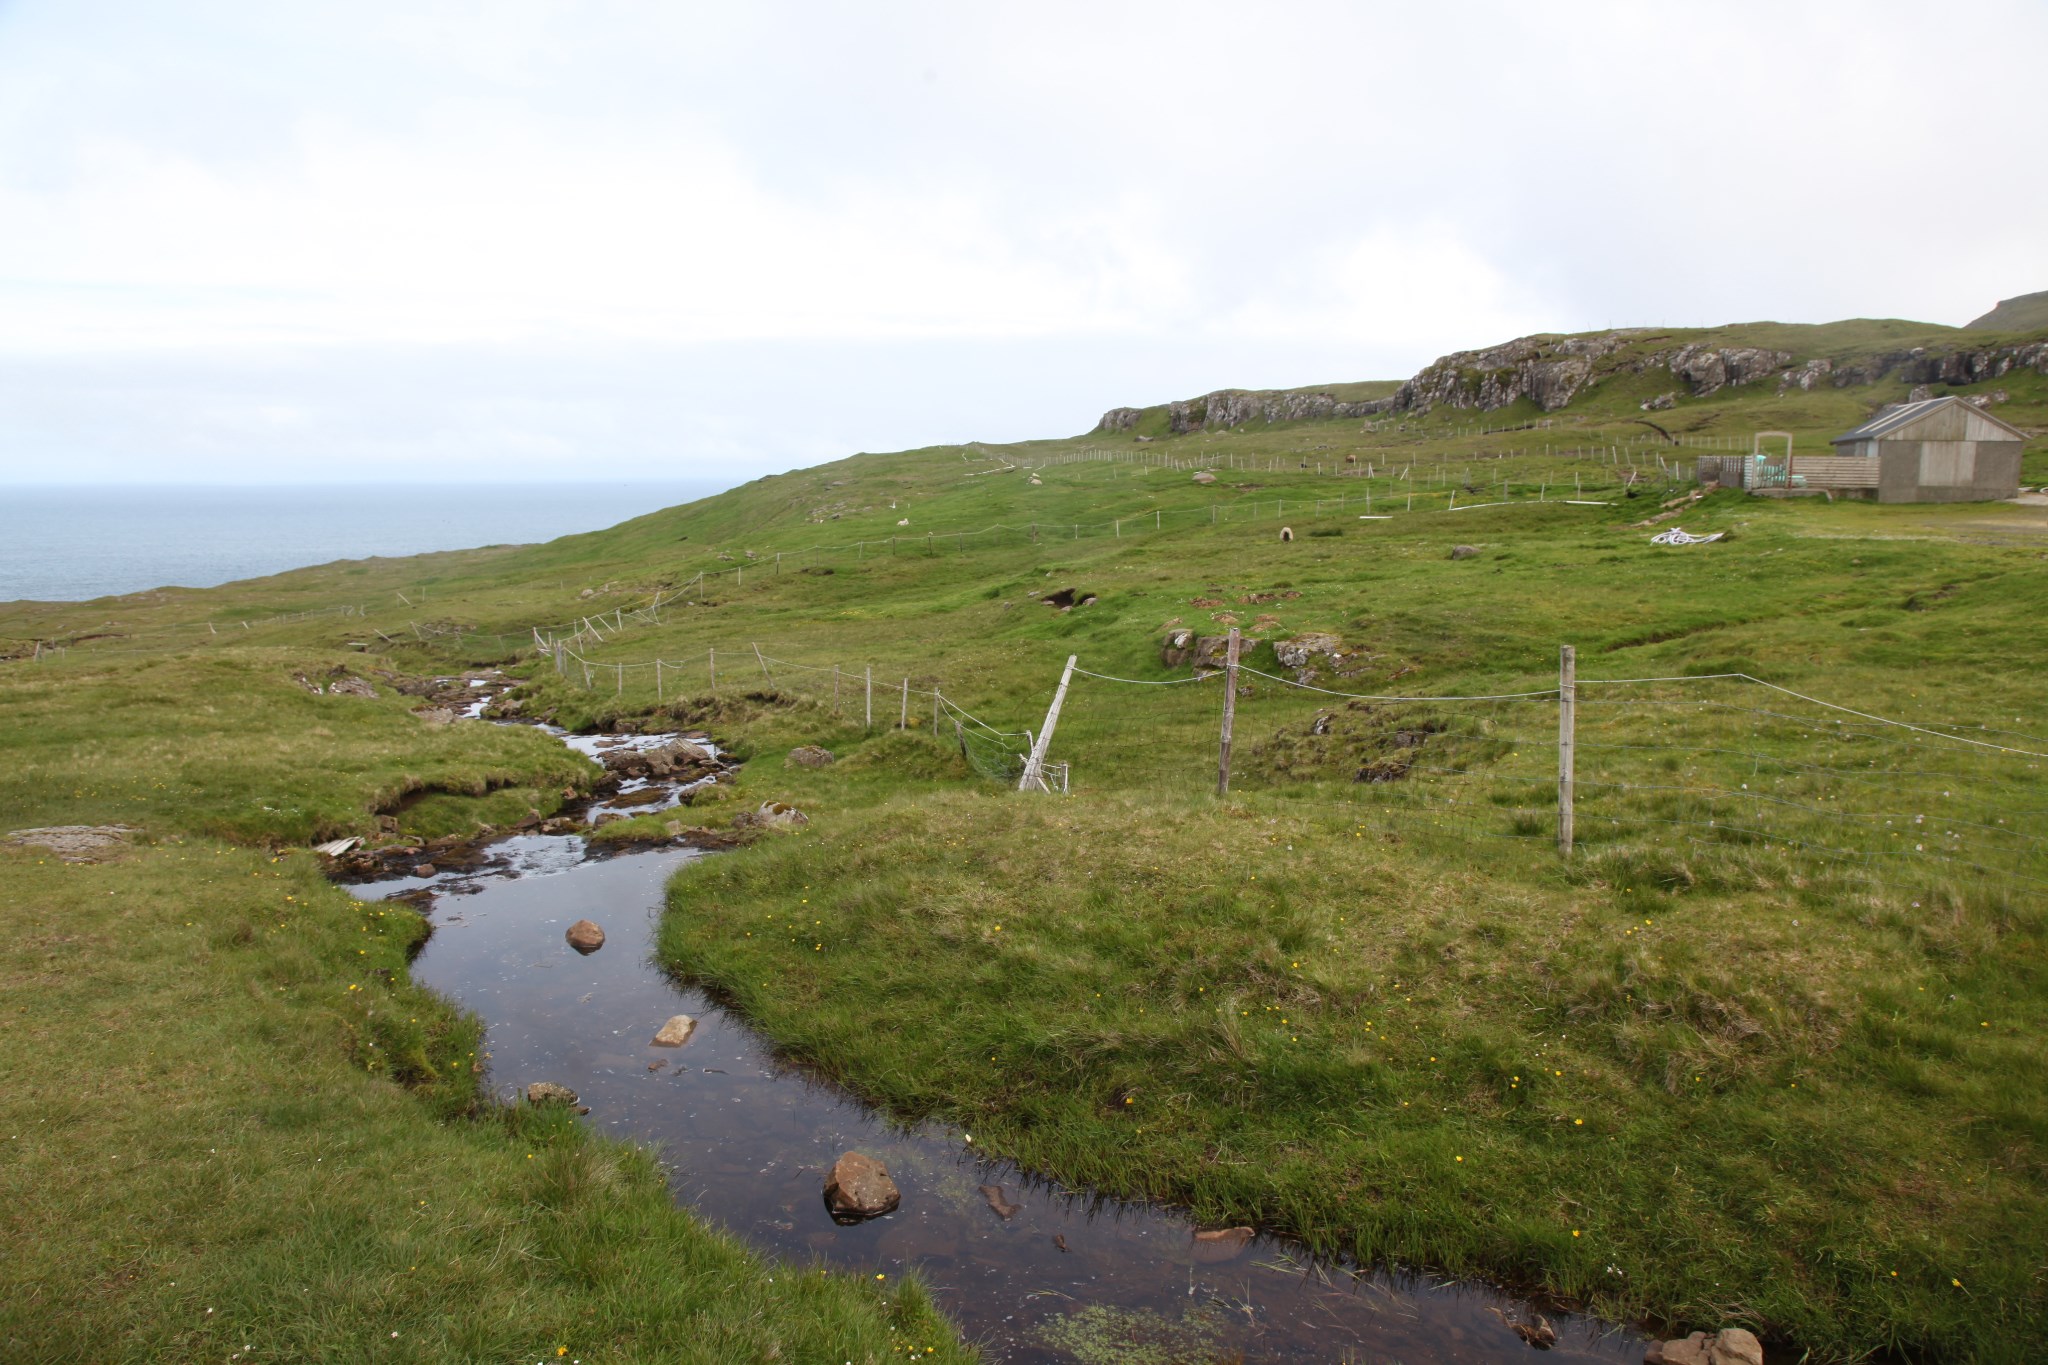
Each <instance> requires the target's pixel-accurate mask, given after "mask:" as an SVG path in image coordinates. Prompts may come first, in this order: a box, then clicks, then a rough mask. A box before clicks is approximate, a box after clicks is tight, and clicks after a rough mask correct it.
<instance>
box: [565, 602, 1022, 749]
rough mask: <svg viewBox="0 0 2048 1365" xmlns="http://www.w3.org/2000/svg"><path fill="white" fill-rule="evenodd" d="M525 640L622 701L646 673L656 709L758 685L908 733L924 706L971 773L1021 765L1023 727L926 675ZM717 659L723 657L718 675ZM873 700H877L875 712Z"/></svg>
mask: <svg viewBox="0 0 2048 1365" xmlns="http://www.w3.org/2000/svg"><path fill="white" fill-rule="evenodd" d="M533 640H534V648H535V650H536V651H537V652H538V653H539V654H540V655H541V656H542V657H544V658H546V659H548V660H550V661H551V662H552V664H553V665H554V670H555V672H556V673H557V674H558V675H559V676H561V677H563V678H565V679H568V680H569V681H571V682H576V681H578V680H579V679H580V682H581V685H582V686H583V687H584V688H585V689H587V690H592V691H598V690H602V683H603V682H605V681H609V682H610V683H611V684H612V687H611V691H612V692H613V694H614V695H615V696H624V695H625V691H626V683H627V680H628V677H629V675H630V676H634V677H643V676H646V675H650V674H651V677H649V678H648V679H647V680H648V681H651V682H652V683H653V687H654V700H655V703H656V704H657V705H659V704H661V703H663V702H666V701H668V700H669V699H670V698H671V697H676V696H679V695H681V694H682V689H683V688H684V687H687V686H689V685H690V684H691V683H692V682H694V681H696V680H699V679H701V681H702V684H703V687H704V690H705V692H707V693H709V694H711V695H713V696H716V695H717V694H718V693H719V691H720V689H721V687H723V688H724V689H725V690H728V691H733V690H738V691H740V692H742V693H744V692H745V691H746V690H747V689H749V688H755V689H759V688H762V687H765V688H769V689H773V690H777V691H794V692H798V693H800V694H801V693H805V692H810V693H814V694H815V699H816V700H817V701H819V702H820V704H828V703H827V702H826V698H827V696H828V695H829V698H830V701H829V705H830V706H831V708H832V710H833V711H834V712H835V713H837V714H840V715H846V714H847V712H848V711H849V709H850V710H851V711H852V714H853V716H856V717H858V718H859V721H860V724H861V726H862V728H864V729H867V730H874V729H876V728H877V719H878V716H879V721H880V726H881V728H884V729H897V730H909V729H913V728H921V727H922V726H923V724H924V721H925V713H926V708H927V703H928V704H929V710H930V723H931V732H932V733H933V734H935V735H939V736H940V738H941V739H944V738H945V735H944V733H943V731H944V728H945V726H946V725H947V724H948V723H950V724H951V727H952V736H951V738H952V741H953V742H954V743H955V744H956V745H958V747H959V749H960V752H961V754H962V755H963V756H964V757H965V758H967V759H968V761H969V762H970V763H971V764H972V765H973V766H974V767H975V769H976V770H977V771H979V772H981V773H982V774H983V775H985V776H988V777H993V778H1002V777H1005V776H1015V773H1016V772H1017V771H1018V770H1020V769H1021V767H1022V762H1023V750H1028V749H1029V748H1030V747H1031V741H1032V734H1031V731H1030V730H1028V729H1026V730H1001V729H998V728H996V727H995V726H993V725H990V724H988V723H987V722H986V721H983V720H982V719H981V718H980V717H978V716H976V715H974V714H973V713H971V712H969V711H968V710H966V709H965V708H964V707H962V706H960V705H959V704H958V703H957V702H955V701H954V700H953V699H952V698H951V697H948V696H946V695H945V692H944V690H943V686H942V684H941V683H940V682H939V681H938V680H937V679H935V678H931V677H930V676H929V675H924V676H920V677H918V678H917V679H916V681H917V682H918V683H919V684H921V685H919V686H912V685H911V684H912V681H913V680H912V677H911V675H908V674H904V675H901V676H899V677H897V678H895V679H891V678H889V677H887V676H883V677H881V678H879V679H878V678H877V677H876V674H875V668H874V665H872V664H861V665H858V666H856V667H848V666H845V665H841V664H831V665H822V664H803V663H797V662H795V661H793V660H790V659H785V658H781V657H778V656H776V655H773V654H768V653H766V652H764V651H763V650H762V649H761V647H760V646H759V645H758V644H756V645H749V646H748V647H747V648H746V649H744V650H736V649H725V650H720V649H719V648H717V647H716V646H707V647H706V648H705V650H704V652H703V654H702V655H699V656H695V657H692V658H688V659H664V658H655V659H649V660H644V661H641V662H638V663H633V662H624V661H607V660H598V659H588V658H585V657H584V656H583V655H581V654H579V653H578V652H577V651H576V650H575V649H574V647H573V645H572V642H571V641H570V640H569V639H566V638H563V639H555V640H552V641H550V640H548V639H547V638H546V637H545V636H544V635H543V634H542V633H541V632H539V631H535V632H534V637H533ZM721 656H724V671H723V674H722V675H721V672H720V660H721ZM757 670H758V672H759V674H760V676H759V678H758V680H757V679H756V678H755V676H754V675H755V673H756V671H757ZM721 676H722V678H723V681H722V682H721ZM828 679H829V685H828V681H827V680H828ZM913 699H914V702H915V710H913ZM877 702H879V703H880V710H879V712H878V711H877ZM892 712H893V717H892V714H891V713H892ZM1017 739H1022V740H1023V741H1024V745H1023V750H1020V749H1019V748H1018V746H1016V745H1015V744H1013V743H1012V741H1014V740H1017Z"/></svg>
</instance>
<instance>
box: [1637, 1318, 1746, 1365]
mask: <svg viewBox="0 0 2048 1365" xmlns="http://www.w3.org/2000/svg"><path fill="white" fill-rule="evenodd" d="M1643 1365H1764V1348H1763V1343H1762V1342H1759V1341H1758V1340H1757V1339H1756V1337H1755V1335H1754V1334H1753V1333H1750V1332H1748V1331H1745V1330H1744V1329H1742V1328H1740V1327H1724V1328H1722V1329H1721V1330H1720V1331H1719V1332H1713V1333H1708V1332H1694V1333H1693V1334H1692V1335H1691V1336H1688V1337H1685V1338H1684V1339H1682V1340H1674V1341H1666V1342H1660V1343H1658V1344H1657V1345H1654V1346H1652V1347H1650V1349H1649V1350H1648V1351H1647V1352H1646V1353H1645V1354H1644V1356H1643Z"/></svg>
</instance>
